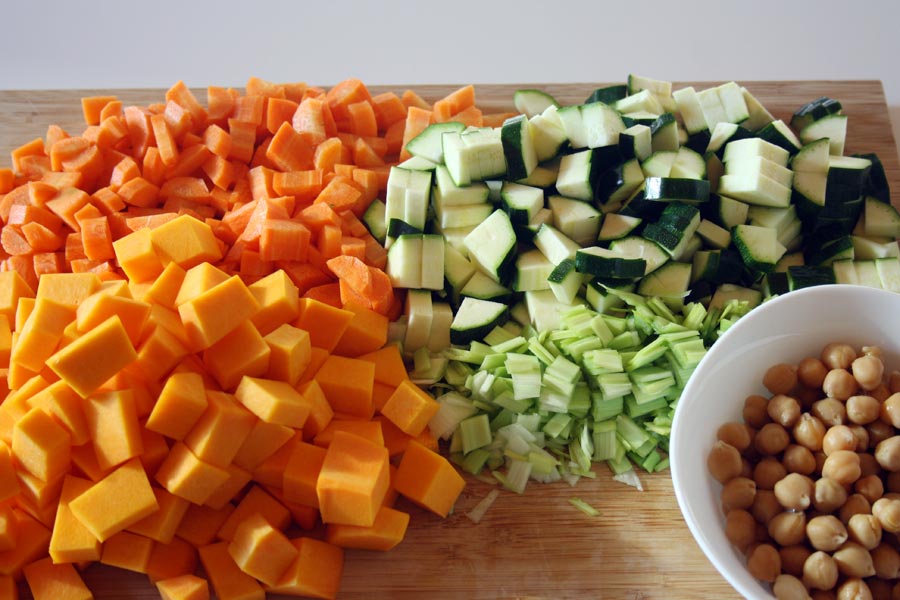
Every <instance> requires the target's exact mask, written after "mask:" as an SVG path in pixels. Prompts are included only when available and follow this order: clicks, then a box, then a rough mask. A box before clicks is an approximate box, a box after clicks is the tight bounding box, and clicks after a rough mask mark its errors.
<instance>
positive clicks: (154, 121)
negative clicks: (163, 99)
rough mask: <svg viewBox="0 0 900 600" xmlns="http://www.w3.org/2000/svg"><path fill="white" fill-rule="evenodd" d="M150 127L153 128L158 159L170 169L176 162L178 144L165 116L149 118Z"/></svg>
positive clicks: (158, 115) (159, 115)
mask: <svg viewBox="0 0 900 600" xmlns="http://www.w3.org/2000/svg"><path fill="white" fill-rule="evenodd" d="M150 125H151V126H152V127H153V136H154V137H155V138H156V147H157V148H158V149H159V157H160V159H162V162H163V164H164V165H166V166H167V167H171V166H172V165H174V164H175V161H177V160H178V144H177V143H176V142H175V137H174V136H173V134H172V130H171V129H170V128H169V124H168V123H167V122H166V116H165V114H157V115H153V116H152V117H150Z"/></svg>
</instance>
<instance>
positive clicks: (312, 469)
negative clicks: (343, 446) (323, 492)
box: [281, 442, 325, 508]
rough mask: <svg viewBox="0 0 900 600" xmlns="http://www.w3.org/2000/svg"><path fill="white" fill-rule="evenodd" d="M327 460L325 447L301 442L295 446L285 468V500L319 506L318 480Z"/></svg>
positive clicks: (283, 486) (283, 488)
mask: <svg viewBox="0 0 900 600" xmlns="http://www.w3.org/2000/svg"><path fill="white" fill-rule="evenodd" d="M324 462H325V449H324V448H320V447H319V446H314V445H313V444H307V443H305V442H300V443H298V444H297V445H296V446H295V447H294V451H293V452H292V453H291V457H290V459H288V463H287V466H286V467H285V468H284V484H283V485H282V488H281V489H282V491H283V492H284V498H285V500H287V501H289V502H297V503H299V504H303V505H305V506H311V507H313V508H319V497H318V495H317V494H316V482H317V481H318V479H319V473H321V471H322V464H323V463H324Z"/></svg>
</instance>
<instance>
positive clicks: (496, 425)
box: [491, 408, 516, 431]
mask: <svg viewBox="0 0 900 600" xmlns="http://www.w3.org/2000/svg"><path fill="white" fill-rule="evenodd" d="M515 419H516V413H514V412H512V411H511V410H507V409H505V408H504V409H501V410H500V412H498V413H497V414H496V415H494V418H493V419H491V431H497V430H498V429H500V428H501V427H506V426H507V425H509V424H511V423H512V422H513V421H515Z"/></svg>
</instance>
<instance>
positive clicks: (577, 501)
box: [569, 498, 600, 517]
mask: <svg viewBox="0 0 900 600" xmlns="http://www.w3.org/2000/svg"><path fill="white" fill-rule="evenodd" d="M569 504H571V505H572V506H574V507H575V508H577V509H578V510H580V511H581V512H583V513H584V514H586V515H587V516H589V517H599V516H600V511H599V510H597V509H596V508H594V507H593V506H591V505H590V504H588V503H587V502H585V501H584V500H582V499H581V498H569Z"/></svg>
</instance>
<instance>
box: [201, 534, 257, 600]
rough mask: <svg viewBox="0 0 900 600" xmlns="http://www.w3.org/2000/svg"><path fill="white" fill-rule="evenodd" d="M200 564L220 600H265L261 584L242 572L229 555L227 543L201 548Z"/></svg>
mask: <svg viewBox="0 0 900 600" xmlns="http://www.w3.org/2000/svg"><path fill="white" fill-rule="evenodd" d="M200 562H201V563H202V564H203V569H204V570H205V571H206V574H207V575H208V576H209V581H210V583H212V588H213V591H214V592H215V594H216V598H218V599H219V600H265V597H266V593H265V591H264V590H263V587H262V586H261V585H260V584H259V582H258V581H256V579H254V578H253V577H251V576H250V575H247V574H246V573H244V572H243V571H241V569H240V567H238V566H237V564H235V562H234V559H233V558H231V555H230V554H228V543H227V542H219V543H216V544H210V545H208V546H203V547H202V548H200Z"/></svg>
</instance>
